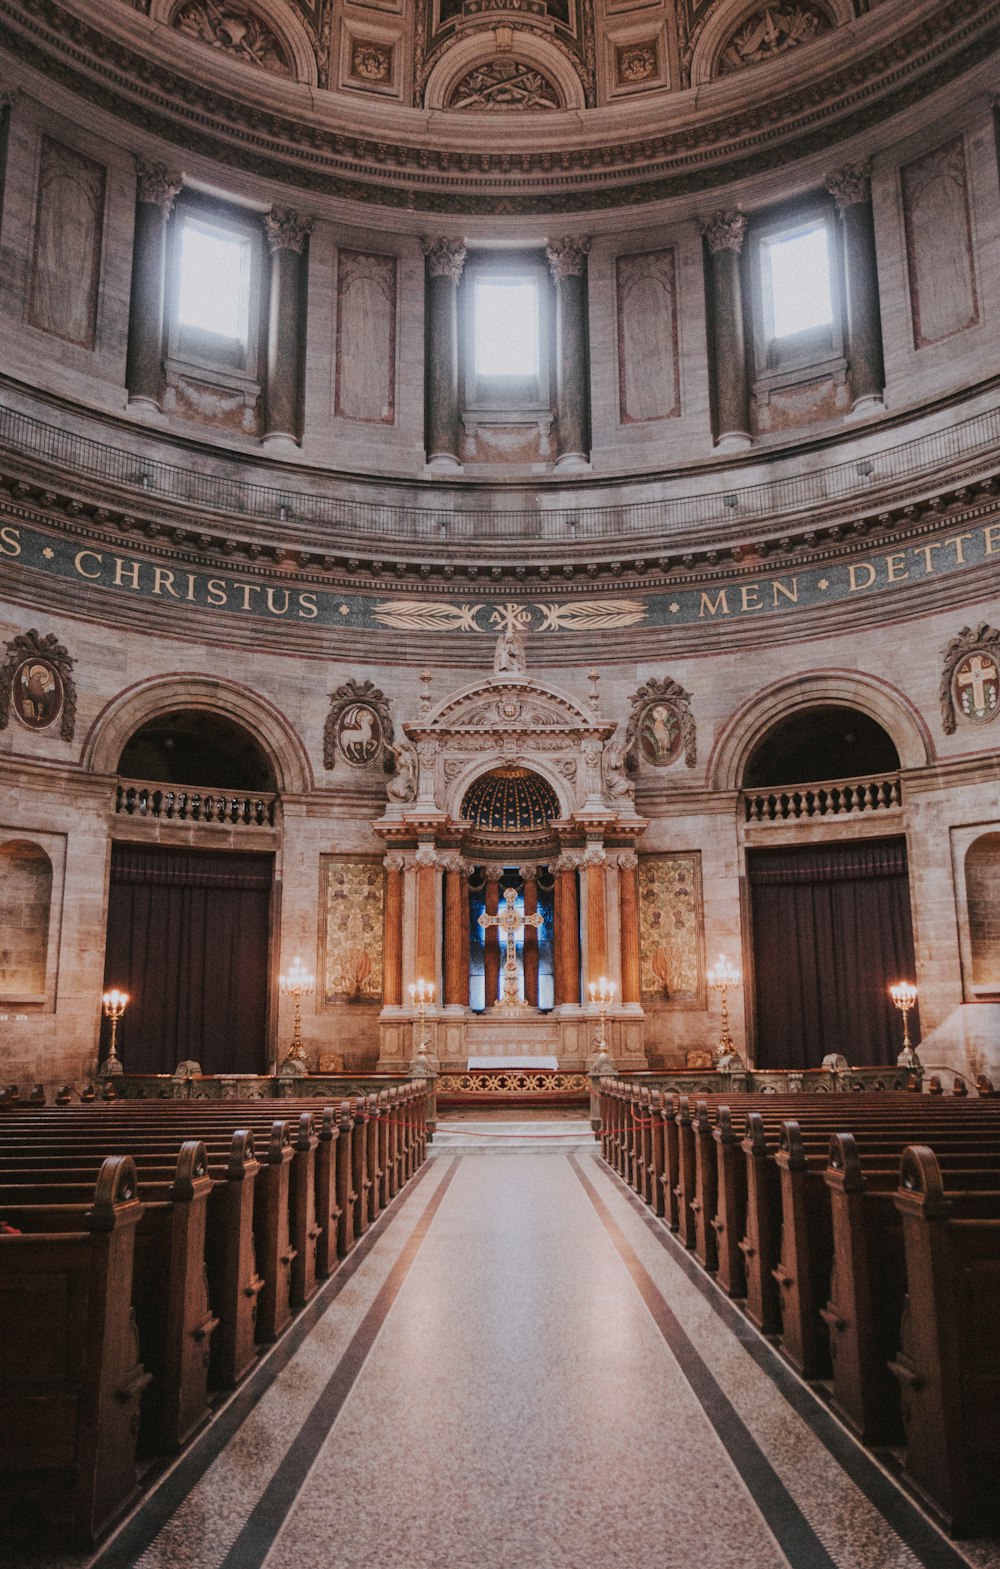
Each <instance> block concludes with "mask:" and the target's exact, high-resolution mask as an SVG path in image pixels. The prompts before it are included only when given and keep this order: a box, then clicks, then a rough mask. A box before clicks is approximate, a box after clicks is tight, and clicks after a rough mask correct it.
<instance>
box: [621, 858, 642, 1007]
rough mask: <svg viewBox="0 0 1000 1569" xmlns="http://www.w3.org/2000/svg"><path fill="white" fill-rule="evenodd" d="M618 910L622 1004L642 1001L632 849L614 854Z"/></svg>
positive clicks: (636, 882)
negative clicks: (616, 857) (615, 855)
mask: <svg viewBox="0 0 1000 1569" xmlns="http://www.w3.org/2000/svg"><path fill="white" fill-rule="evenodd" d="M618 907H619V911H620V933H621V966H622V1003H623V1004H624V1005H625V1006H626V1007H628V1006H629V1005H630V1004H631V1005H632V1006H635V1007H638V1006H639V1005H640V1004H641V1002H642V977H641V973H640V968H639V857H638V856H637V855H636V853H635V851H634V850H619V851H618Z"/></svg>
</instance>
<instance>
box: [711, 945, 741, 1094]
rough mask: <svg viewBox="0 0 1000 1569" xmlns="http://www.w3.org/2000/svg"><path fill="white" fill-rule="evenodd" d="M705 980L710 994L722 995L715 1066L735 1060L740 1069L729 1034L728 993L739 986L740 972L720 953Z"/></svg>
mask: <svg viewBox="0 0 1000 1569" xmlns="http://www.w3.org/2000/svg"><path fill="white" fill-rule="evenodd" d="M705 979H706V980H707V982H708V989H709V991H710V992H719V993H721V995H722V1020H721V1026H722V1027H721V1031H720V1034H719V1056H718V1061H717V1063H716V1066H717V1067H721V1066H722V1065H723V1064H726V1065H727V1066H728V1065H729V1064H730V1061H731V1059H734V1058H735V1060H736V1062H737V1063H739V1065H740V1066H741V1067H742V1063H741V1062H740V1059H739V1057H738V1056H737V1054H736V1047H735V1046H734V1045H733V1037H732V1036H731V1035H730V1033H729V993H730V990H734V989H735V988H736V987H737V986H738V985H739V984H740V972H739V970H737V969H735V968H734V966H733V965H731V964H730V962H729V960H728V959H727V958H726V957H725V955H724V954H721V953H720V955H719V958H718V961H717V963H716V964H715V966H714V968H712V969H711V970H709V971H708V974H707V975H706V977H705Z"/></svg>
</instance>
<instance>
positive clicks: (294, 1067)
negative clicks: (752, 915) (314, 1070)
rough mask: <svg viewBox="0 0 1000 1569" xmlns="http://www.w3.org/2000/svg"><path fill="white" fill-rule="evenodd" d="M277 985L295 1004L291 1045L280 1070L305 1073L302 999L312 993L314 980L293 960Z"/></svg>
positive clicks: (299, 963)
mask: <svg viewBox="0 0 1000 1569" xmlns="http://www.w3.org/2000/svg"><path fill="white" fill-rule="evenodd" d="M278 985H279V986H280V987H281V990H282V991H283V992H284V993H285V994H286V996H290V997H291V998H292V999H293V1000H294V1003H295V1015H294V1019H293V1022H292V1044H291V1046H290V1047H289V1048H288V1056H287V1057H286V1058H285V1060H284V1062H283V1063H282V1065H281V1066H282V1070H283V1071H285V1072H288V1071H291V1072H292V1073H304V1072H305V1060H306V1053H305V1047H304V1046H303V1045H302V997H303V994H305V995H308V994H309V993H310V992H312V990H313V987H314V985H315V978H314V977H313V976H312V975H310V974H309V971H308V970H307V969H306V967H305V965H304V964H303V963H302V960H301V959H299V958H297V957H296V958H294V959H293V960H292V963H291V968H290V969H289V970H288V973H287V974H285V975H279V977H278Z"/></svg>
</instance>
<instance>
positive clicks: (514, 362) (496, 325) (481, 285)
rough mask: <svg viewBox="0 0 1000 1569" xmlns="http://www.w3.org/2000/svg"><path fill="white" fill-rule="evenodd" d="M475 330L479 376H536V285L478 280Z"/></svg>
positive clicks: (517, 281)
mask: <svg viewBox="0 0 1000 1569" xmlns="http://www.w3.org/2000/svg"><path fill="white" fill-rule="evenodd" d="M474 331H475V339H476V374H477V375H478V376H537V375H538V285H537V283H535V282H534V281H528V282H526V281H525V280H523V279H520V278H510V279H507V278H489V279H486V278H480V279H479V280H478V282H477V283H476V292H475V324H474Z"/></svg>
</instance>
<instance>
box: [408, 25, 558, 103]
mask: <svg viewBox="0 0 1000 1569" xmlns="http://www.w3.org/2000/svg"><path fill="white" fill-rule="evenodd" d="M505 57H507V58H512V59H516V60H520V61H523V62H524V63H525V64H528V65H532V66H534V67H535V68H536V69H537V70H538V71H539V72H541V74H542V75H543V76H544V77H545V78H546V79H547V80H548V81H550V82H551V83H552V85H553V87H554V88H555V89H556V91H557V93H558V95H559V97H560V99H561V103H560V106H559V107H560V109H583V108H585V107H586V104H585V97H584V90H583V83H582V82H581V80H580V77H579V75H578V74H577V72H576V71H575V70H574V68H573V65H572V62H571V61H570V60H569V59H568V57H567V56H566V55H564V54H563V53H562V51H561V50H560V49H558V48H557V47H556V46H555V44H553V43H550V42H549V40H548V39H546V38H540V37H539V36H538V35H537V34H535V33H531V32H528V31H527V30H526V29H524V28H515V29H514V31H513V34H512V36H511V39H510V46H509V48H508V49H507V50H505V51H504V52H503V53H501V52H500V50H499V49H498V47H497V41H496V35H495V33H494V31H493V29H492V28H489V29H477V30H476V31H475V32H473V33H471V34H469V35H468V36H467V37H465V38H461V39H459V40H458V41H457V42H456V43H454V44H452V45H451V46H450V48H448V49H446V50H445V51H444V53H443V54H442V55H441V57H440V59H438V60H437V61H436V62H435V64H434V65H433V67H432V68H431V71H430V74H429V75H428V78H427V85H426V87H425V88H424V108H425V109H442V110H443V109H447V108H448V106H449V104H450V102H451V96H452V93H453V92H454V90H455V88H456V87H457V85H458V83H459V82H460V81H461V80H462V78H463V77H464V76H466V75H467V74H468V72H469V71H471V70H472V69H473V68H474V67H475V66H477V65H484V66H485V65H489V64H490V63H491V62H493V61H495V60H499V59H503V58H505Z"/></svg>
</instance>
